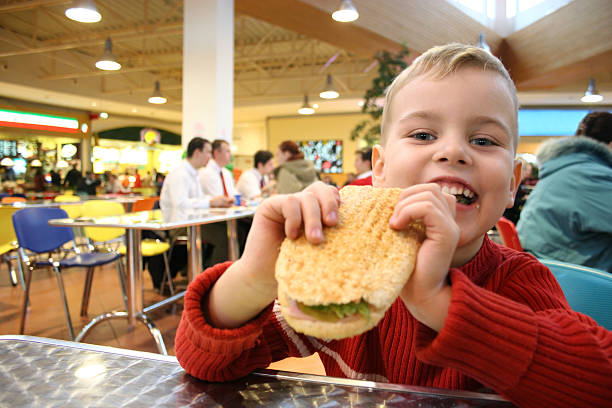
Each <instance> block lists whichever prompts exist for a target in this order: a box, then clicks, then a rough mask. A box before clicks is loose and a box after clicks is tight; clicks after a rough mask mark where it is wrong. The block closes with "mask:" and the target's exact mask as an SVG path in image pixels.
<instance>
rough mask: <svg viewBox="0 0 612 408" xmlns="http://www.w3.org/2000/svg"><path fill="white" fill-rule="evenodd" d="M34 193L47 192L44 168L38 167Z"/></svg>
mask: <svg viewBox="0 0 612 408" xmlns="http://www.w3.org/2000/svg"><path fill="white" fill-rule="evenodd" d="M32 181H33V183H34V191H36V192H42V191H45V189H46V186H47V182H46V181H45V175H44V174H43V171H42V168H40V167H38V168H37V169H36V172H35V173H34V179H33V180H32Z"/></svg>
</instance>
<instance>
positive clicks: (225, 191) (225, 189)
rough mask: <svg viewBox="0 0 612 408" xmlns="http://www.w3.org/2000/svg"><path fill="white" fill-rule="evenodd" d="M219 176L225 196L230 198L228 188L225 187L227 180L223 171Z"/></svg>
mask: <svg viewBox="0 0 612 408" xmlns="http://www.w3.org/2000/svg"><path fill="white" fill-rule="evenodd" d="M219 175H220V176H221V184H223V194H225V196H226V197H229V194H227V187H225V179H224V178H223V170H221V171H220V172H219Z"/></svg>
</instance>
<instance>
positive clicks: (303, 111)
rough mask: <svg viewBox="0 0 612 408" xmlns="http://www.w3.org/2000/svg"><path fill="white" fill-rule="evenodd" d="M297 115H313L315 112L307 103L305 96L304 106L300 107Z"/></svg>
mask: <svg viewBox="0 0 612 408" xmlns="http://www.w3.org/2000/svg"><path fill="white" fill-rule="evenodd" d="M298 113H299V114H300V115H312V114H313V113H315V110H314V109H313V108H312V106H310V104H309V103H308V95H307V94H306V95H304V104H303V105H302V107H301V108H300V109H298Z"/></svg>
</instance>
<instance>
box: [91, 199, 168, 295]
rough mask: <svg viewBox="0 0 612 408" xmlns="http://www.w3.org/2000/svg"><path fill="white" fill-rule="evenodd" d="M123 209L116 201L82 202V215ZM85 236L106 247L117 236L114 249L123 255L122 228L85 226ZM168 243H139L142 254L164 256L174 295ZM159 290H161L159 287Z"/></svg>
mask: <svg viewBox="0 0 612 408" xmlns="http://www.w3.org/2000/svg"><path fill="white" fill-rule="evenodd" d="M124 213H125V210H124V208H123V205H122V204H120V203H118V202H116V201H106V200H91V201H87V202H86V203H85V204H83V216H84V217H100V216H113V215H121V214H124ZM84 232H85V236H86V237H87V238H88V239H89V240H90V241H92V245H93V246H94V247H95V246H96V245H98V246H103V247H107V248H108V245H107V244H108V243H112V242H116V241H117V239H118V238H121V242H122V243H121V244H120V245H119V247H118V248H116V249H115V251H117V252H119V253H120V254H121V255H125V253H126V247H125V244H124V243H123V242H124V239H123V237H124V235H125V230H124V229H123V228H100V227H85V228H84ZM169 249H170V244H169V243H167V242H164V241H160V240H158V239H143V240H142V241H141V243H140V253H141V255H142V256H156V255H162V256H163V258H164V266H165V269H166V270H165V275H166V279H167V280H168V286H169V289H170V295H174V285H173V284H172V278H171V275H170V265H169V264H168V250H169ZM160 290H163V286H162V288H160Z"/></svg>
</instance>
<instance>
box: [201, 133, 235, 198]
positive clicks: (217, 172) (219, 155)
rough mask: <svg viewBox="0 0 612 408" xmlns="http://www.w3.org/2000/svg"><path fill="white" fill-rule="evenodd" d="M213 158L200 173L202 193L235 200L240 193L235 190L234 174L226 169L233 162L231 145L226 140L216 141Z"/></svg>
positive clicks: (213, 145) (213, 147)
mask: <svg viewBox="0 0 612 408" xmlns="http://www.w3.org/2000/svg"><path fill="white" fill-rule="evenodd" d="M212 157H213V159H212V160H211V161H209V162H208V164H207V165H206V167H203V168H201V169H200V170H199V171H198V180H199V181H200V186H202V191H203V192H204V193H205V194H208V195H211V196H226V197H231V198H232V199H233V198H234V196H235V195H236V194H238V192H237V190H236V189H235V188H234V177H233V176H232V173H231V172H230V171H229V170H228V169H226V168H225V166H227V165H228V164H229V163H230V162H231V161H232V151H231V149H230V145H229V143H227V142H226V141H225V140H220V139H217V140H215V141H214V142H213V144H212Z"/></svg>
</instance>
